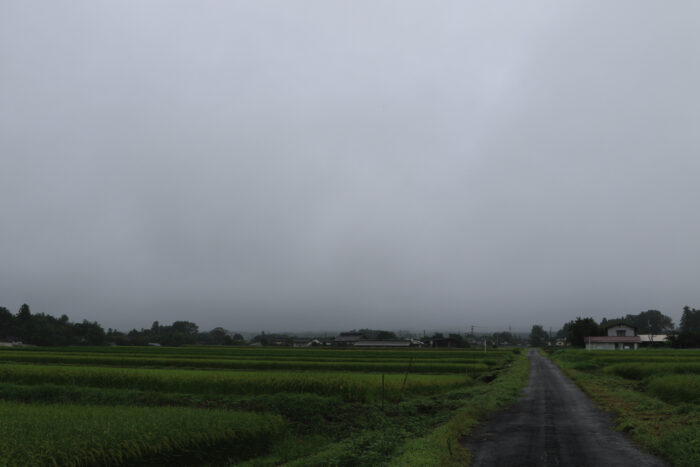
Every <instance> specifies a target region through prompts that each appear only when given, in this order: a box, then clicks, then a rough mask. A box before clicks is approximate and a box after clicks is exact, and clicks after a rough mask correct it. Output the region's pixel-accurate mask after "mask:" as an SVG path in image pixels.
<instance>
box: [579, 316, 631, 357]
mask: <svg viewBox="0 0 700 467" xmlns="http://www.w3.org/2000/svg"><path fill="white" fill-rule="evenodd" d="M605 334H606V335H605V336H588V337H585V338H584V342H585V343H586V350H625V349H635V350H636V349H637V348H638V347H639V344H640V343H641V342H642V339H641V338H640V337H639V336H638V335H637V328H635V327H634V326H630V325H628V324H624V323H615V324H610V325H608V326H607V327H606V328H605Z"/></svg>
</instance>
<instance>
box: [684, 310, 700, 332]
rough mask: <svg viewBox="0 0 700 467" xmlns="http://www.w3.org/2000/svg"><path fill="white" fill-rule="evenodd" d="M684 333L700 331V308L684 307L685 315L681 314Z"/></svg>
mask: <svg viewBox="0 0 700 467" xmlns="http://www.w3.org/2000/svg"><path fill="white" fill-rule="evenodd" d="M680 331H681V332H682V333H700V310H696V309H695V308H690V307H689V306H684V307H683V315H682V316H681V329H680Z"/></svg>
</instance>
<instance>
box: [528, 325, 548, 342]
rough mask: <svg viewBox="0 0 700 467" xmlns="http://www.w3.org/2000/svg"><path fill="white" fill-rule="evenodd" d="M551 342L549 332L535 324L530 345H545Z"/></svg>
mask: <svg viewBox="0 0 700 467" xmlns="http://www.w3.org/2000/svg"><path fill="white" fill-rule="evenodd" d="M548 343H549V334H547V331H545V330H544V328H543V327H542V326H541V325H539V324H535V325H534V326H532V330H531V331H530V345H531V346H532V347H545V346H546V345H547V344H548Z"/></svg>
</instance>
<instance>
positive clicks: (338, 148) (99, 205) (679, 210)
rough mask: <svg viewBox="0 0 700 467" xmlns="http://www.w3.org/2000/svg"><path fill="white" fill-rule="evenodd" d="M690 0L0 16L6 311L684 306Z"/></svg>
mask: <svg viewBox="0 0 700 467" xmlns="http://www.w3.org/2000/svg"><path fill="white" fill-rule="evenodd" d="M699 30H700V3H698V2H696V1H693V0H689V1H682V0H678V1H674V2H657V1H622V0H621V1H615V2H608V1H588V0H585V1H584V0H581V1H566V2H563V1H531V2H520V1H504V2H493V1H467V2H465V1H444V2H428V1H424V2H410V1H400V2H399V1H396V2H389V1H375V0H373V1H356V0H353V1H333V2H329V1H322V0H318V1H303V0H301V1H294V2H290V1H282V0H280V1H235V2H229V1H198V2H186V1H148V2H143V1H123V2H114V1H93V0H90V1H76V2H52V1H23V0H6V1H3V2H1V3H0V306H5V307H8V308H10V309H11V310H12V311H13V312H16V311H17V309H18V308H19V306H20V305H21V304H22V303H24V302H27V303H29V305H30V306H31V309H32V312H34V313H42V312H43V313H50V314H53V315H60V314H63V313H66V314H68V315H69V316H70V318H71V320H74V321H80V320H82V319H89V320H91V321H92V320H96V321H99V322H100V323H101V324H102V325H103V326H104V327H105V328H107V327H116V328H120V329H123V330H128V329H129V328H131V327H141V326H144V327H149V326H150V324H151V322H152V321H154V320H160V321H161V322H170V321H173V320H182V319H184V320H190V321H195V322H196V323H198V324H199V325H200V327H201V328H203V329H210V328H211V327H214V326H223V327H225V328H228V329H235V330H252V331H258V330H263V329H264V330H266V331H274V330H287V331H294V330H315V329H317V330H323V329H350V328H359V327H374V328H389V329H424V328H429V329H437V328H441V327H442V328H444V329H447V328H454V329H461V330H466V328H467V327H468V326H471V325H474V326H476V330H477V331H478V330H480V329H482V330H486V329H494V330H500V329H507V327H508V326H511V327H512V329H513V331H516V330H529V328H530V327H531V326H532V324H535V323H537V324H542V325H544V326H545V327H549V326H553V327H555V328H558V327H560V326H561V325H562V324H563V323H564V322H565V321H569V320H571V319H573V318H575V317H576V316H578V315H581V316H592V317H594V318H596V319H600V318H602V317H603V316H606V317H609V318H611V317H618V316H621V315H625V314H628V313H638V312H640V311H643V310H647V309H650V308H651V309H659V310H661V311H662V312H663V313H665V314H668V315H670V316H672V317H673V319H674V320H675V321H676V322H678V320H679V319H680V314H681V308H682V307H683V306H684V305H690V306H696V307H697V306H698V305H700V295H699V293H700V291H699V289H698V284H700V268H699V267H698V265H700V207H699V201H700V190H699V188H700V183H699V177H698V174H700V151H699V149H700V131H698V122H700V93H699V92H698V83H700V60H698V57H700V35H699V33H698V31H699Z"/></svg>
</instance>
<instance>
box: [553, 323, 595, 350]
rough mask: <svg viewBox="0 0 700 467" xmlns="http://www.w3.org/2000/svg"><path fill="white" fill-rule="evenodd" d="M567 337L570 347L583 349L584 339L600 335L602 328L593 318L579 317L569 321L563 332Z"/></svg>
mask: <svg viewBox="0 0 700 467" xmlns="http://www.w3.org/2000/svg"><path fill="white" fill-rule="evenodd" d="M561 332H562V333H563V334H564V336H565V337H566V341H567V343H568V344H569V345H574V346H578V347H583V346H584V345H585V341H584V339H585V338H586V337H588V336H598V335H600V332H601V328H600V326H598V323H596V321H595V320H594V319H593V318H581V317H580V316H579V317H577V318H576V319H575V320H574V321H569V322H568V323H566V324H565V325H564V327H563V328H562V331H561Z"/></svg>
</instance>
